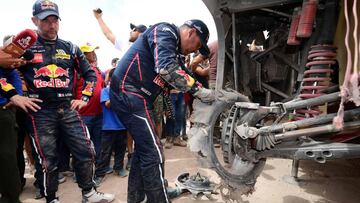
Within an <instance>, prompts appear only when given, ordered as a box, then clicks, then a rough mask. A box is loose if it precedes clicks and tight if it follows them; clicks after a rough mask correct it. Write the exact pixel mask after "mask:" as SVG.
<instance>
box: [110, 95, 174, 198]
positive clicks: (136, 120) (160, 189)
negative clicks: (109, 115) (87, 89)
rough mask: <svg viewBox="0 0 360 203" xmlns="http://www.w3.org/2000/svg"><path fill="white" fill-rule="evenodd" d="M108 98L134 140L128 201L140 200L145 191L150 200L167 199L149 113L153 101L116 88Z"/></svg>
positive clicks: (159, 150) (161, 149) (161, 150)
mask: <svg viewBox="0 0 360 203" xmlns="http://www.w3.org/2000/svg"><path fill="white" fill-rule="evenodd" d="M114 90H115V91H114ZM110 101H111V108H112V109H113V110H114V111H115V112H116V114H117V115H118V117H119V118H120V120H121V121H122V122H123V124H124V125H125V127H126V128H127V129H128V130H129V131H130V134H131V136H132V137H133V139H134V141H135V151H134V154H133V159H132V161H131V170H130V174H129V180H128V197H127V201H128V203H135V202H140V201H141V200H143V198H144V196H145V194H146V197H147V199H148V202H149V203H163V202H170V200H169V199H168V197H167V194H166V189H165V183H164V170H163V167H162V164H163V162H164V156H163V148H162V145H161V143H160V140H159V138H158V136H157V135H156V130H155V124H154V119H153V118H152V117H151V115H152V114H153V112H152V111H153V106H152V102H151V101H147V100H146V99H144V98H142V97H141V96H140V95H133V94H122V93H119V92H116V88H114V89H113V88H112V90H111V92H110Z"/></svg>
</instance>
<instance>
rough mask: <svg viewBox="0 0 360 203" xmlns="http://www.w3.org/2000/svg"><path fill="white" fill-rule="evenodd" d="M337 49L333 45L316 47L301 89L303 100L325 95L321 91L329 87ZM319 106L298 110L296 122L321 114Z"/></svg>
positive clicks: (312, 49)
mask: <svg viewBox="0 0 360 203" xmlns="http://www.w3.org/2000/svg"><path fill="white" fill-rule="evenodd" d="M335 57H336V47H335V46H333V45H323V44H320V45H314V46H312V47H311V50H310V52H309V55H308V63H307V64H306V71H305V72H304V78H303V81H302V85H301V89H300V98H301V99H310V98H314V97H318V96H321V95H323V93H321V91H322V90H323V89H326V88H327V87H329V83H330V81H331V73H332V72H333V70H332V69H331V65H333V64H335V63H336V60H335ZM321 113H322V112H321V110H320V109H319V107H318V106H316V107H308V108H304V109H297V110H296V115H297V116H296V117H295V119H294V120H301V119H304V118H309V117H314V116H317V115H319V114H321Z"/></svg>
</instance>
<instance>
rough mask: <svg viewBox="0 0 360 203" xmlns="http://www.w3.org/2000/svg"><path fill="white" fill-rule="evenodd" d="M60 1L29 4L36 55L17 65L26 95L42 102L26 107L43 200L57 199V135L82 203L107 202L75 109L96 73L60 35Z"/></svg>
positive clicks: (90, 88)
mask: <svg viewBox="0 0 360 203" xmlns="http://www.w3.org/2000/svg"><path fill="white" fill-rule="evenodd" d="M59 20H60V18H59V10H58V6H57V5H56V4H55V3H53V2H51V1H47V0H38V1H36V2H35V4H34V6H33V17H32V21H33V23H34V24H35V26H36V27H37V34H38V39H37V41H36V42H35V44H34V45H33V46H32V47H31V48H30V50H31V51H32V52H33V53H34V59H33V60H32V61H31V62H30V63H28V64H26V65H24V66H22V67H20V68H19V70H20V71H21V72H22V73H23V75H24V80H25V82H26V84H27V89H28V93H29V97H31V98H39V99H41V100H42V101H43V102H42V103H40V104H39V106H40V107H41V109H40V110H38V111H37V112H29V118H30V121H29V122H30V123H31V125H32V126H31V129H30V135H31V138H32V143H33V145H34V148H35V151H36V153H37V157H38V162H37V163H36V169H37V171H42V172H43V175H42V176H37V178H38V179H39V183H40V189H41V192H42V194H43V195H44V196H45V198H46V202H47V203H50V202H51V203H56V202H59V200H58V198H57V197H56V192H57V190H58V154H57V144H56V143H57V140H58V138H59V136H61V139H62V140H63V141H64V142H65V144H66V145H67V146H68V148H69V149H70V152H71V153H72V154H73V158H74V169H75V173H76V178H77V183H78V185H79V187H80V188H81V189H82V197H83V201H82V202H111V201H113V200H114V195H111V194H104V193H100V192H97V191H96V190H95V187H94V182H93V169H94V157H95V152H94V147H93V144H92V142H91V140H90V139H89V135H88V133H87V130H86V126H85V125H84V123H83V121H82V120H81V118H80V116H79V114H78V112H77V111H76V110H78V109H81V108H82V107H84V106H85V105H86V104H87V102H88V101H89V99H90V98H91V96H92V95H93V89H94V88H95V85H96V74H95V72H94V71H93V70H92V69H91V67H90V65H89V63H88V62H87V60H86V58H85V56H84V54H83V53H82V52H81V51H80V49H79V48H78V47H77V46H75V45H74V44H72V43H71V42H68V41H64V40H62V39H59V38H58V30H59ZM74 70H76V71H78V72H80V73H81V75H82V77H83V78H84V81H85V82H84V87H83V90H82V97H81V99H79V100H74V99H73V79H74Z"/></svg>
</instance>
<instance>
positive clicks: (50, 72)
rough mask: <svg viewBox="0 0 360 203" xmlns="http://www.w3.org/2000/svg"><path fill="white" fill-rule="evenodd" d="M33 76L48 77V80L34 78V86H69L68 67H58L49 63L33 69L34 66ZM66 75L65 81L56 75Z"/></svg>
mask: <svg viewBox="0 0 360 203" xmlns="http://www.w3.org/2000/svg"><path fill="white" fill-rule="evenodd" d="M34 72H35V74H34V78H39V77H48V78H50V80H49V81H44V80H41V79H38V80H36V79H34V81H33V82H34V86H35V87H36V88H44V87H52V88H64V87H66V88H67V87H69V83H70V80H69V79H68V77H69V70H68V69H66V70H65V69H63V68H61V67H58V66H57V65H55V64H51V65H47V66H44V67H41V68H39V69H35V68H34ZM63 76H65V77H67V78H66V79H65V81H63V80H61V79H60V78H58V77H63Z"/></svg>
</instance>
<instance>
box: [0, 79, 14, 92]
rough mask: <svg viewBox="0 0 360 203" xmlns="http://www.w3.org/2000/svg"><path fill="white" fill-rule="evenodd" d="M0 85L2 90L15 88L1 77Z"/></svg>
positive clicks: (6, 90)
mask: <svg viewBox="0 0 360 203" xmlns="http://www.w3.org/2000/svg"><path fill="white" fill-rule="evenodd" d="M0 87H1V89H2V90H4V91H5V92H8V91H10V90H13V89H15V88H14V86H12V85H11V84H9V83H7V81H6V79H5V78H1V79H0Z"/></svg>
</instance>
